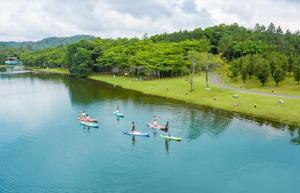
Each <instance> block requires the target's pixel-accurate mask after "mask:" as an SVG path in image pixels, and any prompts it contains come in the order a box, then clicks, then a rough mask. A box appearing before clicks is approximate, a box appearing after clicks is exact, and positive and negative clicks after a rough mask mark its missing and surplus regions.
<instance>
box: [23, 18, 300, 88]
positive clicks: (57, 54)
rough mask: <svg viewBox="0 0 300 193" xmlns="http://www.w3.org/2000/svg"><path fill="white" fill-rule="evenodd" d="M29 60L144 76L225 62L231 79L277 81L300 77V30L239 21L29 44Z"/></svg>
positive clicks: (84, 71)
mask: <svg viewBox="0 0 300 193" xmlns="http://www.w3.org/2000/svg"><path fill="white" fill-rule="evenodd" d="M18 54H19V57H20V58H21V59H22V60H23V61H24V63H25V64H26V65H30V66H49V67H67V68H70V71H71V74H73V75H79V76H86V75H88V74H89V73H91V72H93V71H94V72H97V71H102V72H110V73H126V74H132V75H139V76H159V77H165V76H180V75H184V74H191V73H196V72H197V71H200V70H205V71H210V70H212V69H214V68H222V71H223V72H226V74H227V75H228V76H230V77H231V78H232V79H236V78H239V77H241V78H242V79H243V80H244V81H246V80H247V79H248V78H250V77H256V78H257V79H259V80H260V82H261V83H262V84H263V85H264V84H265V83H266V82H267V81H269V80H270V79H273V80H274V81H275V82H276V83H277V84H279V83H280V82H281V81H282V80H284V78H285V76H286V75H287V74H290V75H292V74H293V75H294V77H295V81H299V80H300V62H299V61H300V57H299V54H300V33H299V31H297V32H291V31H289V30H287V31H285V32H283V31H282V29H281V28H280V26H278V27H276V26H275V25H274V24H273V23H271V24H270V25H269V26H268V27H265V26H263V25H259V24H257V25H255V27H254V28H253V29H247V28H245V27H242V26H239V25H238V24H232V25H224V24H222V25H218V26H213V27H208V28H206V29H201V28H197V29H195V30H193V31H179V32H174V33H169V34H168V33H165V34H158V35H154V36H152V37H149V38H148V37H147V36H145V37H144V38H142V39H138V38H119V39H101V38H96V39H94V40H87V41H80V42H78V43H74V44H70V45H67V46H60V47H57V48H48V49H42V50H38V51H34V52H32V51H28V50H24V51H22V52H21V53H20V52H19V53H18Z"/></svg>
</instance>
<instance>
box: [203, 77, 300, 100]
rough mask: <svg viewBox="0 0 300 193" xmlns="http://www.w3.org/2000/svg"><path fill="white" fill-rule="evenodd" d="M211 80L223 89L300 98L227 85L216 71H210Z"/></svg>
mask: <svg viewBox="0 0 300 193" xmlns="http://www.w3.org/2000/svg"><path fill="white" fill-rule="evenodd" d="M209 78H210V82H211V83H213V84H215V85H217V86H219V87H220V88H223V89H230V90H234V91H238V92H242V93H248V94H259V95H265V96H275V97H284V98H291V99H300V96H295V95H286V94H275V93H268V92H262V91H255V90H249V89H244V88H238V87H234V86H230V85H227V84H225V83H223V82H222V81H221V80H220V79H219V78H218V76H217V75H216V74H215V73H212V72H211V73H209Z"/></svg>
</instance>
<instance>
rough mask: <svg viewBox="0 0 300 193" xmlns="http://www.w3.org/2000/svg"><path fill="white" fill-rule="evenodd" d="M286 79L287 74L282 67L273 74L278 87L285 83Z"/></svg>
mask: <svg viewBox="0 0 300 193" xmlns="http://www.w3.org/2000/svg"><path fill="white" fill-rule="evenodd" d="M284 77H285V72H284V71H283V69H282V68H281V67H279V66H278V67H277V68H276V69H275V71H274V74H273V79H274V81H275V82H276V85H277V86H278V84H279V82H281V81H283V80H284Z"/></svg>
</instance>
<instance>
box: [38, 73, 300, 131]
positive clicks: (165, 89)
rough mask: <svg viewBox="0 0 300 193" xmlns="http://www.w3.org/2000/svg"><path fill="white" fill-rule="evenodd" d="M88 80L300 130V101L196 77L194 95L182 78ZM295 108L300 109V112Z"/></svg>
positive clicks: (97, 76) (100, 77)
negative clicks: (241, 89) (251, 91)
mask: <svg viewBox="0 0 300 193" xmlns="http://www.w3.org/2000/svg"><path fill="white" fill-rule="evenodd" d="M33 72H41V73H54V74H64V75H69V73H68V71H67V69H33ZM87 78H88V79H92V80H95V81H102V82H105V83H108V84H112V85H116V86H120V87H122V88H124V89H129V90H133V91H137V92H140V93H143V94H146V95H151V96H158V97H163V98H166V99H171V100H174V101H178V102H183V103H186V104H188V105H190V106H192V107H193V106H194V107H205V108H210V109H216V110H222V111H226V112H229V113H233V114H238V115H239V116H241V117H248V118H250V119H251V120H253V119H254V120H255V119H259V120H265V121H267V122H270V123H271V122H273V123H274V122H275V123H276V124H277V123H278V124H286V125H289V126H292V127H299V125H300V121H298V120H299V118H300V103H299V102H300V101H299V99H288V98H287V99H286V98H284V97H277V96H259V95H255V94H246V93H240V92H238V91H232V90H229V89H222V88H218V87H217V86H216V85H213V84H212V83H211V82H210V88H211V90H210V91H207V90H205V86H204V82H203V80H202V78H203V76H202V77H201V76H200V77H197V78H196V80H195V85H197V86H196V87H197V89H196V90H195V91H194V92H193V93H191V92H189V84H188V82H186V81H185V80H184V78H183V77H177V78H164V79H158V80H152V81H140V80H136V79H133V78H127V77H123V76H117V77H116V78H114V77H113V75H106V74H92V75H90V76H88V77H87ZM141 83H142V84H141ZM199 85H200V86H201V87H202V88H203V89H200V88H201V87H199ZM234 94H238V95H239V98H234V97H233V95H234ZM214 97H216V101H214V99H213V98H214ZM281 99H284V101H285V104H278V100H281ZM251 102H252V103H253V102H255V104H257V105H258V108H257V109H256V108H254V107H253V104H249V103H251ZM297 103H298V104H297ZM232 104H238V105H239V106H238V107H234V106H233V105H232ZM261 107H262V108H261ZM298 107H299V108H298ZM291 108H292V109H291ZM293 108H294V109H293ZM295 109H299V111H297V110H295ZM288 110H293V112H288ZM284 112H288V113H284ZM298 117H299V118H298Z"/></svg>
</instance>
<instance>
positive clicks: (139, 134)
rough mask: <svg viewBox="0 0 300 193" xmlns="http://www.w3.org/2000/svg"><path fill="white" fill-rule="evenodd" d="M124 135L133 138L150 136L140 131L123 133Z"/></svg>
mask: <svg viewBox="0 0 300 193" xmlns="http://www.w3.org/2000/svg"><path fill="white" fill-rule="evenodd" d="M124 134H125V135H134V136H140V137H150V135H149V134H148V133H143V132H140V131H133V132H132V131H128V132H124Z"/></svg>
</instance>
